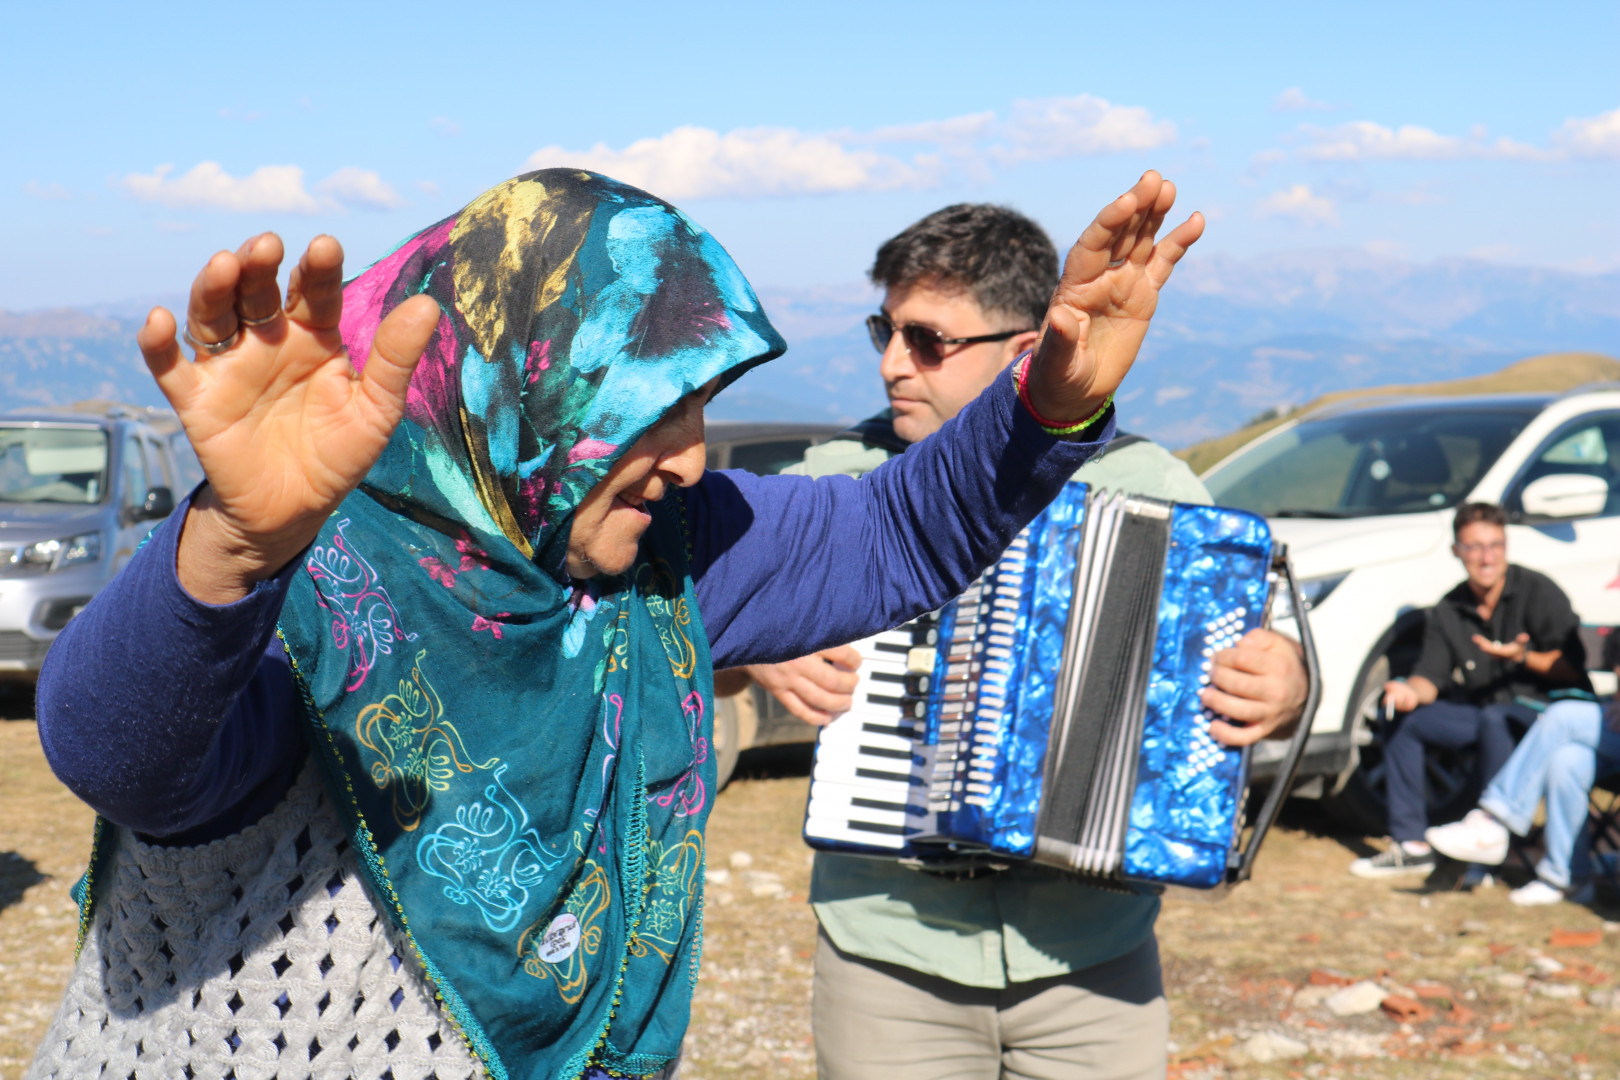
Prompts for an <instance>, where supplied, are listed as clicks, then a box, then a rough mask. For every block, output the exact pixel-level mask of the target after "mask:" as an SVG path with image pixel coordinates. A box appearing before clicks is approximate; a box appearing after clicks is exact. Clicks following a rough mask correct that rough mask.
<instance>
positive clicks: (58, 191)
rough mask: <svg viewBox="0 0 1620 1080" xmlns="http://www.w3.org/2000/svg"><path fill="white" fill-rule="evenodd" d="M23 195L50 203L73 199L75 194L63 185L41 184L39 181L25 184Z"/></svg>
mask: <svg viewBox="0 0 1620 1080" xmlns="http://www.w3.org/2000/svg"><path fill="white" fill-rule="evenodd" d="M23 193H24V194H26V195H32V196H33V197H34V198H36V199H44V200H46V201H48V202H61V201H63V200H66V199H71V198H73V193H72V192H71V191H69V190H68V189H67V188H65V187H63V186H62V185H61V184H41V183H40V182H39V181H37V180H30V181H28V183H26V184H24V185H23Z"/></svg>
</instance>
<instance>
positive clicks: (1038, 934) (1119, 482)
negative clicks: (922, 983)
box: [784, 439, 1210, 988]
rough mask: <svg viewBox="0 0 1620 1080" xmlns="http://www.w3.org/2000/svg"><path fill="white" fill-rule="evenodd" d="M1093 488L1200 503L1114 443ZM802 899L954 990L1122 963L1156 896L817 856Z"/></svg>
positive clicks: (851, 448)
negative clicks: (956, 877)
mask: <svg viewBox="0 0 1620 1080" xmlns="http://www.w3.org/2000/svg"><path fill="white" fill-rule="evenodd" d="M890 456H891V454H890V452H889V451H887V450H884V449H881V448H876V447H870V446H867V445H865V444H863V443H861V442H859V441H856V440H853V439H838V440H834V441H832V442H828V443H824V444H822V445H821V446H816V447H812V448H811V449H810V451H809V452H808V453H806V454H805V456H804V460H803V461H802V462H801V463H800V464H798V465H794V466H791V467H789V468H788V469H786V470H784V471H786V472H790V473H798V474H802V475H808V476H828V475H833V474H845V475H850V476H859V475H861V474H862V473H865V472H870V471H871V470H872V469H874V468H876V467H877V466H878V465H880V464H881V463H882V462H884V461H886V460H887V459H888V458H889V457H890ZM1074 478H1075V479H1076V480H1083V481H1085V482H1086V483H1088V484H1091V485H1093V486H1095V487H1103V488H1108V489H1109V490H1111V491H1129V492H1133V493H1136V494H1141V495H1148V496H1151V497H1154V498H1160V499H1173V500H1175V501H1177V502H1186V503H1208V502H1209V501H1210V498H1209V493H1208V492H1206V491H1205V490H1204V486H1203V485H1202V484H1201V483H1199V482H1198V478H1197V477H1196V476H1194V475H1193V472H1192V470H1191V469H1189V468H1188V467H1187V465H1186V464H1185V463H1184V462H1182V461H1181V460H1180V459H1178V458H1176V457H1174V456H1173V455H1171V454H1170V452H1169V451H1167V450H1165V449H1164V448H1163V447H1160V446H1158V445H1156V444H1154V443H1151V442H1146V441H1143V442H1137V443H1133V444H1131V445H1129V446H1123V447H1121V448H1119V449H1117V450H1114V451H1112V452H1109V453H1107V454H1106V455H1104V456H1103V457H1100V458H1096V459H1093V460H1092V461H1091V462H1088V463H1087V464H1086V465H1085V466H1083V467H1082V468H1081V469H1080V471H1079V472H1077V473H1075V474H1074ZM810 903H811V904H813V905H814V906H815V911H816V917H817V918H818V919H819V920H820V921H821V926H822V929H823V930H825V931H826V933H827V936H828V937H829V938H831V939H832V942H833V944H834V945H837V946H838V948H840V949H842V950H843V951H844V952H846V953H851V954H853V955H855V956H861V957H865V958H866V959H868V960H877V961H881V962H885V963H890V964H900V965H902V966H904V967H908V968H911V969H912V970H913V971H920V972H923V973H924V974H927V975H935V976H938V977H940V978H944V979H949V980H950V981H952V982H955V983H960V984H962V985H965V986H981V987H992V988H1001V987H1005V986H1006V985H1007V984H1008V983H1016V982H1028V981H1030V980H1032V979H1043V978H1047V977H1049V976H1053V975H1065V974H1068V973H1069V972H1071V971H1080V970H1083V969H1085V968H1088V967H1093V966H1095V965H1097V964H1101V963H1105V962H1107V961H1109V960H1112V959H1115V958H1116V957H1119V956H1123V955H1125V954H1126V953H1128V952H1130V951H1131V950H1132V949H1135V948H1136V947H1137V946H1139V945H1141V944H1142V943H1143V942H1144V941H1146V940H1147V939H1148V938H1149V937H1150V936H1151V935H1152V933H1153V921H1154V920H1155V919H1156V918H1157V917H1158V914H1159V899H1158V897H1156V896H1136V895H1127V894H1123V893H1114V892H1105V891H1103V890H1101V889H1095V888H1092V887H1091V886H1089V885H1085V884H1082V883H1081V882H1079V881H1078V880H1074V879H1070V878H1062V877H1058V876H1056V875H1054V874H1051V873H1049V872H1046V871H1043V870H1041V869H1038V868H1030V869H1023V868H1020V867H1016V866H1015V867H1013V868H1012V869H1010V870H1006V871H1004V872H1002V873H999V874H990V875H987V876H984V877H978V878H973V879H970V880H966V881H953V880H949V879H946V878H941V877H937V876H934V875H931V874H926V873H923V872H921V871H919V870H912V869H908V868H907V867H905V866H902V865H901V864H899V863H897V862H894V861H892V860H888V859H876V858H864V857H861V856H857V855H833V854H829V853H827V852H824V851H822V852H817V853H816V859H815V869H814V870H813V872H812V875H811V881H810Z"/></svg>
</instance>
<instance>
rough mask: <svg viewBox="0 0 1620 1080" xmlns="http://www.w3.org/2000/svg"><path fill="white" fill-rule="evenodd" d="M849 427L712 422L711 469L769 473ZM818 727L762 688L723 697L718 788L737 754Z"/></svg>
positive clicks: (804, 736) (809, 737)
mask: <svg viewBox="0 0 1620 1080" xmlns="http://www.w3.org/2000/svg"><path fill="white" fill-rule="evenodd" d="M844 430H845V429H844V428H843V427H842V426H841V425H837V424H772V423H758V424H755V423H738V422H733V421H725V420H718V421H711V422H710V423H709V425H708V442H709V461H708V465H709V468H711V469H746V470H747V471H749V472H751V473H755V474H757V475H759V476H770V475H773V474H775V473H779V472H781V471H782V470H783V469H785V468H787V467H788V466H789V465H793V464H795V463H797V462H798V460H799V459H800V458H802V457H803V456H804V452H805V451H806V450H808V449H810V447H812V446H815V445H817V444H818V443H824V442H826V441H827V440H828V439H831V438H833V437H834V436H835V435H838V434H839V433H841V432H842V431H844ZM815 738H816V729H815V728H813V727H811V726H810V725H809V724H806V723H805V722H804V721H802V720H800V719H799V718H798V717H796V716H794V715H792V714H791V713H789V712H788V711H787V709H785V708H783V707H782V703H781V702H779V701H777V700H776V699H775V698H774V697H772V696H771V695H769V694H767V693H766V692H765V691H764V690H762V689H760V688H759V687H758V686H755V685H749V686H748V688H747V689H745V690H743V691H741V692H740V693H737V694H734V695H732V696H731V697H724V698H720V699H719V700H718V701H717V702H716V705H715V710H714V754H715V764H716V766H717V767H718V770H719V781H718V783H719V786H721V787H724V786H725V784H726V781H727V780H729V779H731V773H732V770H733V769H735V768H736V767H737V755H738V754H739V753H741V752H742V751H744V750H747V749H750V748H752V747H755V746H771V745H774V744H776V743H790V742H814V741H815Z"/></svg>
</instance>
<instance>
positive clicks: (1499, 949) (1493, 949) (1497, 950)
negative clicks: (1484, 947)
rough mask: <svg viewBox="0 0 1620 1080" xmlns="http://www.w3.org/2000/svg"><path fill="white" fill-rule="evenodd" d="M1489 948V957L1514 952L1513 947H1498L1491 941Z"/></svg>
mask: <svg viewBox="0 0 1620 1080" xmlns="http://www.w3.org/2000/svg"><path fill="white" fill-rule="evenodd" d="M1490 948H1491V955H1492V956H1502V955H1504V954H1506V953H1510V952H1512V951H1513V950H1514V948H1515V946H1512V945H1499V944H1497V943H1496V942H1494V941H1493V942H1491V946H1490Z"/></svg>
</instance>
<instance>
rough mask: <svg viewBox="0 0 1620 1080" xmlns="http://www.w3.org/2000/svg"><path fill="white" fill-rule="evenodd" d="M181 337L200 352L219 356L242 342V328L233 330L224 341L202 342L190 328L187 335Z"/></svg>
mask: <svg viewBox="0 0 1620 1080" xmlns="http://www.w3.org/2000/svg"><path fill="white" fill-rule="evenodd" d="M181 336H182V337H183V338H185V341H186V344H187V345H190V346H191V347H192V348H193V349H196V350H197V351H198V352H200V353H207V354H208V355H209V356H218V355H219V354H220V353H222V352H226V351H227V350H229V349H232V348H235V346H236V343H237V342H238V341H241V340H242V328H241V327H240V326H238V327H237V328H236V329H235V330H232V331H231V336H230V337H228V338H226V339H225V340H224V341H200V340H198V339H197V337H196V336H195V335H193V334H192V332H191V327H189V326H188V327H186V329H185V333H184V334H182V335H181Z"/></svg>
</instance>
